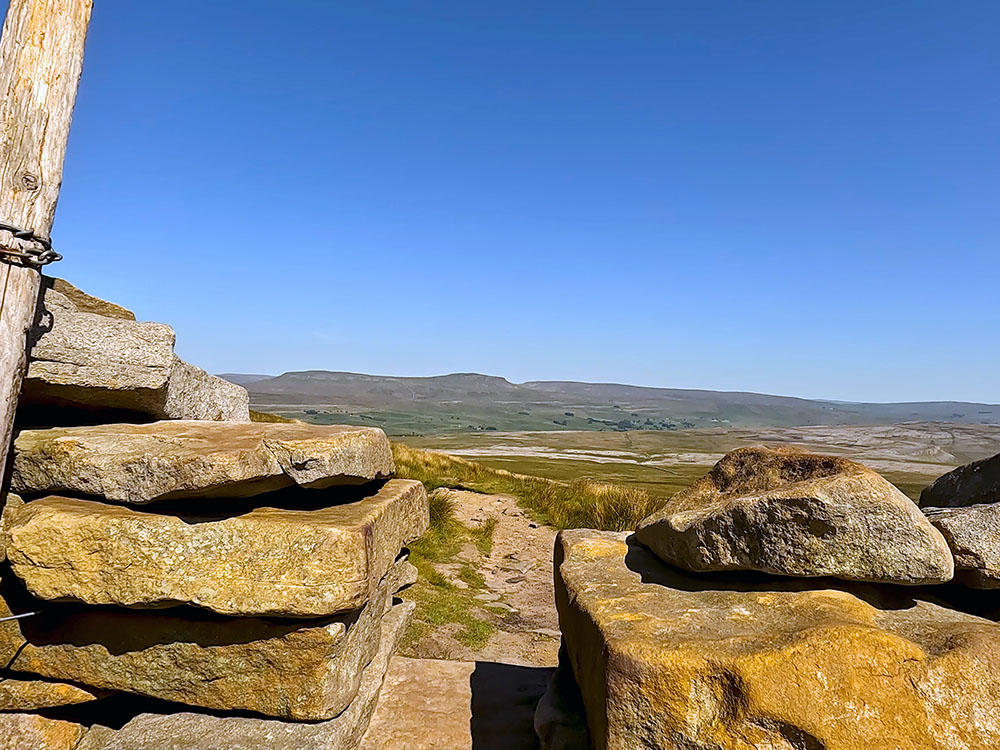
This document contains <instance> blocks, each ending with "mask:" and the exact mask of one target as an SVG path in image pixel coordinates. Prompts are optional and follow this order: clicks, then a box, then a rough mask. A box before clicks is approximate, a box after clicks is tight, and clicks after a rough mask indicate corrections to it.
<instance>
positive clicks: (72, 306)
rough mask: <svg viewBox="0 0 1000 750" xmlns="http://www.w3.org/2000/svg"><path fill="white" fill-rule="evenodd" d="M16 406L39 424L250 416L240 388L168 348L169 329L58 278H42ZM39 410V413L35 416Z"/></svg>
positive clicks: (171, 336) (171, 344)
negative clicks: (137, 317) (140, 318)
mask: <svg viewBox="0 0 1000 750" xmlns="http://www.w3.org/2000/svg"><path fill="white" fill-rule="evenodd" d="M36 321H37V322H36V324H35V327H34V329H33V330H32V331H31V335H30V339H31V341H30V348H29V359H30V361H29V366H28V373H27V377H26V378H25V381H24V387H23V391H22V394H21V401H20V405H19V408H20V410H21V411H22V412H23V415H22V416H24V417H31V419H32V420H33V421H36V422H37V421H38V420H39V419H41V420H43V422H44V423H45V424H56V423H57V421H58V423H62V424H66V423H69V422H70V421H75V422H90V423H92V422H95V421H109V420H107V419H103V418H102V417H103V416H106V415H108V414H113V415H115V416H116V417H118V418H121V419H123V420H124V421H148V420H150V419H208V420H220V421H233V422H247V421H249V420H250V413H249V397H248V395H247V392H246V390H245V389H244V388H241V387H239V386H237V385H235V384H233V383H229V382H227V381H225V380H223V379H222V378H218V377H215V376H212V375H209V374H208V373H206V372H205V371H204V370H202V369H200V368H198V367H195V366H194V365H191V364H188V363H187V362H185V361H184V360H182V359H181V358H180V357H178V356H177V355H176V354H174V338H175V337H174V331H173V329H171V328H170V326H167V325H164V324H162V323H142V322H138V321H136V319H135V315H134V314H133V313H132V312H130V311H129V310H126V309H125V308H123V307H120V306H118V305H115V304H112V303H110V302H105V301H104V300H101V299H98V298H96V297H92V296H90V295H88V294H86V293H84V292H82V291H80V290H79V289H77V288H76V287H74V286H73V285H72V284H70V283H68V282H66V281H63V280H62V279H55V278H48V277H46V278H44V279H43V292H42V295H41V297H40V299H39V309H38V312H37V315H36ZM38 413H40V414H41V415H42V416H41V417H38V416H34V415H35V414H38Z"/></svg>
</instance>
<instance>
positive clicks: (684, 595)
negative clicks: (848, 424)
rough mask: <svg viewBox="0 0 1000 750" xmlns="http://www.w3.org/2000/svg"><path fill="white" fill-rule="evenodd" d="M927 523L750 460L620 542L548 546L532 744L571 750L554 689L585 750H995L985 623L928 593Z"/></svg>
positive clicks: (784, 456)
mask: <svg viewBox="0 0 1000 750" xmlns="http://www.w3.org/2000/svg"><path fill="white" fill-rule="evenodd" d="M978 476H979V478H980V479H982V472H981V470H980V471H979V473H978ZM944 484H947V482H945V483H944ZM955 484H956V483H955V482H952V485H953V486H954V485H955ZM973 484H975V486H977V487H978V486H979V485H980V484H982V482H980V481H978V480H977V482H975V483H973ZM931 494H933V493H931ZM980 502H982V501H980ZM952 504H954V505H961V503H960V502H958V501H956V502H954V503H952ZM932 519H933V514H932ZM935 524H936V525H938V527H939V528H941V529H942V530H944V531H945V533H944V535H943V536H942V534H941V533H940V531H939V530H938V529H937V528H935V527H934V525H932V524H931V523H929V522H928V521H927V520H926V519H925V518H924V517H923V515H922V514H921V513H920V512H919V509H918V507H917V505H916V504H915V503H912V502H911V501H910V500H909V499H907V498H906V497H905V496H903V495H902V494H901V493H899V492H898V490H896V489H895V488H894V487H892V485H890V484H889V483H888V482H886V481H885V480H883V479H882V478H881V477H878V475H877V474H875V473H874V472H872V471H870V470H868V469H866V468H865V467H863V466H860V465H858V464H856V463H853V462H850V461H846V460H844V459H841V458H836V457H829V456H816V455H813V454H808V453H804V452H801V451H797V450H794V449H771V448H765V447H761V446H758V447H753V448H747V449H741V450H740V451H736V452H734V453H732V454H729V455H728V456H726V457H725V458H724V459H722V461H720V462H719V464H717V465H716V466H715V467H714V468H713V470H712V471H711V472H710V473H709V474H708V475H707V476H706V477H704V478H702V479H701V480H699V481H698V482H697V483H695V485H693V486H692V487H691V488H689V489H687V490H685V491H683V492H681V493H679V494H678V495H676V496H674V497H673V498H672V499H671V500H670V501H668V503H667V504H666V506H665V507H664V508H663V509H662V510H660V511H659V512H657V513H655V514H653V515H652V516H650V517H649V518H648V519H646V520H645V521H643V522H642V523H641V524H639V527H638V529H637V531H636V533H635V534H628V533H616V532H605V531H592V530H585V529H584V530H574V531H564V532H562V533H561V534H560V535H559V537H558V539H557V542H556V551H555V571H556V573H555V583H556V604H557V608H558V610H559V618H560V625H561V628H562V632H563V653H562V658H563V664H562V665H561V666H560V674H559V678H558V679H557V680H556V681H554V683H553V686H552V687H551V688H550V690H552V691H556V690H561V692H562V694H560V695H550V696H548V697H547V698H546V699H544V700H543V701H542V704H541V706H542V707H541V709H540V710H539V713H538V714H537V715H536V727H537V728H538V731H539V735H540V737H541V738H542V739H543V746H544V747H547V748H555V747H564V748H568V747H570V746H573V745H572V744H567V740H566V738H567V737H570V738H572V737H574V736H576V735H574V733H573V732H574V725H573V722H572V721H571V720H569V719H567V718H566V717H562V716H560V715H559V713H560V710H562V709H559V707H560V706H568V705H573V696H572V695H569V696H567V695H566V694H565V693H567V692H568V691H567V688H566V684H567V682H568V683H569V684H570V685H571V686H572V688H573V689H572V691H569V692H576V691H578V693H577V695H576V700H577V701H578V703H579V704H580V705H582V706H583V709H584V714H585V718H586V724H587V727H588V729H589V735H590V742H592V744H593V746H594V747H596V748H598V750H605V749H606V748H607V749H616V750H617V749H620V748H621V749H623V748H637V747H642V748H651V749H652V748H663V749H664V750H691V749H693V748H697V749H699V750H702V749H704V750H707V749H708V748H711V749H712V750H755V749H757V748H769V749H770V750H805V749H807V748H809V749H812V748H816V749H818V748H822V749H823V750H855V749H856V748H867V749H868V750H918V749H920V750H923V749H930V748H933V749H934V750H953V749H954V750H958V749H959V748H961V749H962V750H988V749H989V748H996V747H1000V718H998V717H1000V710H998V709H1000V626H998V625H997V624H996V622H995V620H996V619H997V615H996V610H997V609H998V608H997V607H996V605H995V604H993V605H986V606H981V607H979V608H978V609H974V608H970V607H967V606H964V605H960V598H956V596H955V591H956V587H954V586H953V585H943V584H945V582H947V581H948V580H949V579H950V578H951V577H952V570H953V561H952V559H951V555H950V553H949V550H948V546H947V543H946V539H948V540H950V537H949V531H948V530H946V528H945V525H944V524H943V523H940V522H939V521H938V520H935ZM983 528H986V527H983ZM953 544H954V543H953ZM930 584H937V585H934V586H933V587H931V586H930ZM990 609H992V610H993V612H992V613H991V612H990V611H989V610H990ZM567 676H569V678H568V677H567ZM572 742H579V740H578V739H576V740H572Z"/></svg>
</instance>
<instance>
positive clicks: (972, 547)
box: [924, 503, 1000, 589]
mask: <svg viewBox="0 0 1000 750" xmlns="http://www.w3.org/2000/svg"><path fill="white" fill-rule="evenodd" d="M924 514H925V515H926V516H927V518H928V520H929V521H930V522H931V523H932V524H934V526H935V527H936V528H937V529H938V530H939V531H940V532H941V533H942V534H943V535H944V538H945V541H947V542H948V546H949V547H950V548H951V553H952V555H953V556H954V557H955V581H956V582H958V583H961V584H963V585H965V586H970V587H972V588H977V589H996V588H1000V503H990V504H988V505H970V506H967V507H963V508H925V509H924Z"/></svg>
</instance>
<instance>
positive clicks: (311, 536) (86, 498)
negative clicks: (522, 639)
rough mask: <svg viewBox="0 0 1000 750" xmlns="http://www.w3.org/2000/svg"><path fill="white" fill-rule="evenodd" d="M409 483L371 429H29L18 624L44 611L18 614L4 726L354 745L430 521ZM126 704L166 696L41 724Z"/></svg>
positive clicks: (2, 638)
mask: <svg viewBox="0 0 1000 750" xmlns="http://www.w3.org/2000/svg"><path fill="white" fill-rule="evenodd" d="M393 472H394V466H393V460H392V453H391V450H390V446H389V442H388V440H387V438H386V437H385V434H384V433H383V432H382V431H381V430H377V429H372V428H365V427H344V426H313V425H305V424H298V423H297V424H258V423H246V424H241V423H225V422H209V421H166V422H155V423H151V424H142V425H135V424H111V425H99V426H87V427H72V428H53V429H46V430H25V431H23V432H21V433H20V435H19V436H18V438H17V440H16V442H15V455H14V461H13V470H12V477H11V486H12V489H13V490H14V491H15V492H16V493H17V495H11V500H10V501H8V503H7V504H6V506H5V509H4V514H3V521H2V526H0V534H2V535H0V540H3V541H4V543H5V556H6V558H7V565H8V570H7V572H6V573H5V576H4V580H3V585H2V588H0V618H2V617H3V616H6V615H10V614H18V613H23V612H32V611H37V612H38V614H36V615H33V616H31V617H27V618H24V619H21V620H16V621H8V622H4V623H0V662H2V663H3V664H4V665H6V670H7V674H8V676H9V677H10V678H11V679H9V680H7V681H0V711H2V710H4V709H6V710H8V711H16V713H9V714H0V724H3V723H4V722H6V723H7V724H8V725H9V726H13V728H14V730H13V731H15V732H22V733H27V734H26V736H27V735H30V733H31V732H35V733H38V732H49V733H50V734H53V735H57V736H59V737H64V738H65V742H64V744H63V745H58V744H55V745H54V744H52V743H53V742H55V740H49V747H76V746H77V744H78V745H79V747H86V748H91V749H92V750H96V749H97V748H139V747H149V748H153V747H172V748H181V747H190V748H199V749H204V748H237V747H247V748H250V747H263V746H268V747H278V748H282V747H288V748H293V747H294V748H324V750H338V749H340V748H344V749H345V750H346V749H348V748H352V747H354V746H355V745H356V744H357V741H358V740H359V739H360V737H361V735H362V734H363V733H364V729H365V727H366V725H367V721H368V718H369V717H370V715H371V713H372V710H373V709H374V705H375V702H376V700H377V697H378V691H379V687H380V686H381V683H382V679H383V677H384V674H385V669H386V664H387V662H388V659H389V657H390V656H391V654H392V653H393V652H394V650H395V648H396V645H397V643H398V641H399V638H400V636H401V634H402V632H403V630H404V629H405V627H406V624H407V622H408V619H409V616H410V612H411V609H412V604H409V603H397V601H398V600H395V598H394V597H395V594H396V593H397V592H398V591H399V590H400V589H402V588H403V587H405V586H407V585H409V584H410V583H412V582H413V581H414V580H415V575H416V571H415V569H414V568H413V566H412V565H410V564H409V563H408V562H407V561H406V557H405V551H404V550H405V546H406V545H407V544H408V543H410V542H411V541H413V540H414V539H416V538H417V537H419V536H420V535H421V534H422V533H423V532H424V531H425V530H426V527H427V524H428V506H427V497H426V493H425V491H424V488H423V485H422V484H421V483H419V482H415V481H408V480H397V479H391V478H390V477H391V476H392V474H393ZM121 693H125V694H131V695H134V696H143V697H144V698H146V699H150V700H155V701H160V702H161V703H159V704H155V703H154V704H151V705H153V706H154V708H153V709H151V710H150V712H149V714H148V715H144V714H142V713H141V712H139V713H138V714H137V715H135V716H134V717H133V718H132V720H131V721H129V722H128V723H127V724H126V725H125V727H123V728H121V729H115V728H112V727H110V726H109V727H102V726H100V725H98V726H95V727H94V728H92V729H91V730H89V732H88V733H86V734H85V735H84V736H83V739H82V740H80V737H79V736H76V735H74V733H73V732H72V731H70V730H68V729H66V727H63V726H62V725H53V726H50V725H47V724H45V723H44V722H42V723H39V722H40V721H41V719H31V718H29V716H28V714H27V712H29V711H32V710H36V709H39V708H49V707H54V706H59V705H66V704H74V703H81V702H86V701H92V700H95V699H97V698H101V697H103V696H106V695H108V694H121ZM107 700H112V699H107ZM162 702H169V703H168V704H167V703H162ZM178 704H181V705H182V706H187V707H190V708H180V707H178ZM156 705H159V706H161V707H160V708H155V706H156ZM164 705H166V706H168V708H166V709H164V708H162V706H164ZM234 712H238V713H239V715H238V716H237V715H232V714H233V713H234ZM51 716H52V714H51V713H48V714H46V718H50V717H51ZM56 718H58V717H56ZM29 730H30V731H29ZM63 730H65V731H63ZM265 738H270V739H267V740H266V741H265Z"/></svg>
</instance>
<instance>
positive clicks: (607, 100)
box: [53, 0, 1000, 402]
mask: <svg viewBox="0 0 1000 750" xmlns="http://www.w3.org/2000/svg"><path fill="white" fill-rule="evenodd" d="M95 5H96V8H95V11H94V17H93V23H92V27H91V35H90V40H89V46H88V50H87V60H86V65H85V69H84V80H83V84H82V88H81V91H80V96H79V99H78V106H77V113H76V119H75V122H74V126H73V133H72V137H71V140H70V152H69V157H68V160H67V166H66V173H65V183H64V189H63V194H62V199H61V202H60V206H59V211H58V216H57V222H56V226H55V230H54V232H53V237H54V238H55V240H56V242H57V245H58V248H59V249H60V250H62V251H63V252H64V254H65V255H66V260H65V261H64V262H63V263H62V264H61V265H59V266H58V267H57V271H56V272H57V273H59V274H60V275H63V276H65V277H67V278H69V279H70V280H72V281H74V282H75V283H77V284H78V285H79V286H81V287H83V288H85V289H86V290H89V291H91V292H93V293H96V294H99V295H101V296H106V297H108V298H111V299H113V300H116V301H118V302H120V303H123V304H125V305H127V306H129V307H131V308H133V309H134V310H136V312H137V313H138V314H139V316H140V317H141V318H142V319H149V320H160V321H164V322H168V323H170V324H172V325H173V326H174V327H175V328H176V330H177V334H178V351H179V352H180V353H181V354H182V356H185V357H186V358H188V359H190V360H191V361H193V362H195V363H197V364H199V365H201V366H203V367H205V368H207V369H209V370H211V371H214V372H220V371H237V372H265V373H277V372H281V371H284V370H292V369H311V368H317V369H319V368H322V369H337V370H354V371H360V372H374V373H384V374H399V375H429V374H440V373H446V372H452V371H479V372H485V373H490V374H496V375H503V376H506V377H508V378H510V379H512V380H517V381H519V380H526V379H576V380H601V381H618V382H629V383H639V384H645V385H660V386H677V387H698V388H714V389H731V390H754V391H763V392H770V393H780V394H792V395H801V396H809V397H829V398H838V399H851V400H910V399H966V400H983V401H991V402H1000V345H998V341H1000V299H998V297H1000V202H998V197H1000V85H998V84H1000V80H998V78H1000V44H998V42H997V40H998V39H1000V3H997V2H995V1H994V0H978V1H977V0H965V1H963V2H957V3H948V2H943V1H938V2H923V1H921V0H905V1H904V0H895V1H893V0H890V1H882V2H871V1H870V0H863V1H860V0H857V1H855V0H851V1H846V2H845V1H844V0H837V1H836V2H833V1H830V2H802V1H801V0H788V1H778V0H769V1H767V2H763V1H759V2H750V1H749V0H730V1H727V2H714V1H711V0H707V1H706V0H687V1H685V2H669V1H667V0H647V1H640V0H636V1H634V2H626V3H621V2H541V3H539V2H493V3H485V2H469V0H456V1H454V2H442V1H440V0H433V1H432V2H428V1H427V0H419V1H418V0H413V1H409V2H402V1H401V2H377V1H372V2H336V3H334V2H318V1H315V2H307V1H305V0H298V1H295V2H278V0H272V1H271V2H263V1H260V0H243V1H242V2H239V3H236V2H191V1H185V2H171V3H149V2H136V1H135V0H97V2H96V3H95Z"/></svg>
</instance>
